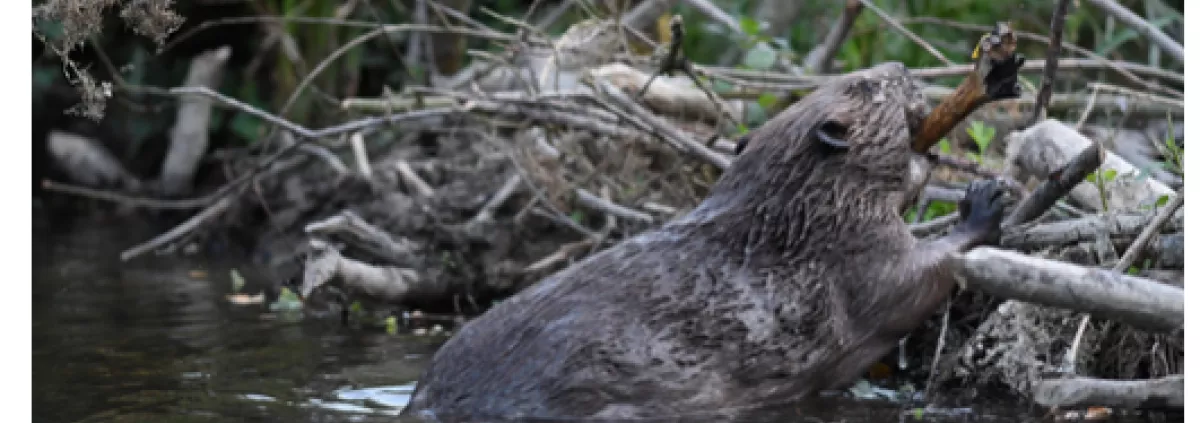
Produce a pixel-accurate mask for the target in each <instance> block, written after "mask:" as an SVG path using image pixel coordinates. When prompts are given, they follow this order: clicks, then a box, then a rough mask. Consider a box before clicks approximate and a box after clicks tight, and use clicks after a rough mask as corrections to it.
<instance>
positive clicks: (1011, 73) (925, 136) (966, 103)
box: [863, 0, 1025, 153]
mask: <svg viewBox="0 0 1200 423" xmlns="http://www.w3.org/2000/svg"><path fill="white" fill-rule="evenodd" d="M863 3H864V4H867V5H870V3H869V2H867V1H866V0H863ZM871 7H874V6H871ZM1016 48H1017V39H1016V36H1015V35H1013V33H1012V29H1011V28H1009V26H1008V24H1007V23H1005V22H997V23H996V27H995V28H994V29H993V30H992V32H991V33H988V34H985V35H984V36H983V38H981V39H980V40H979V43H978V44H976V47H975V54H974V56H973V57H972V58H973V59H975V67H974V68H973V70H972V71H971V73H969V74H967V77H966V78H965V79H964V80H963V81H962V83H961V84H959V86H958V88H956V89H955V90H954V93H953V94H951V95H950V96H949V97H947V98H946V99H945V100H943V101H942V102H941V103H940V104H938V105H937V107H935V108H934V109H933V111H932V112H930V113H929V116H928V117H926V118H925V120H924V121H923V122H922V124H921V128H920V130H918V131H917V136H916V137H913V141H912V142H913V150H915V151H917V152H919V153H924V152H926V151H929V148H930V147H932V146H933V145H934V144H936V143H937V142H938V140H940V139H941V138H942V137H944V136H945V135H946V134H947V133H949V132H950V131H951V130H952V129H954V127H955V126H956V125H958V123H959V122H961V121H962V120H963V119H965V118H966V117H967V116H968V115H970V114H971V112H974V111H975V109H977V108H979V107H980V106H982V105H984V104H987V103H989V102H993V101H997V100H1005V99H1011V98H1016V97H1020V95H1021V90H1020V85H1018V84H1017V73H1018V72H1019V71H1020V69H1021V66H1022V65H1023V64H1024V63H1025V58H1024V57H1022V56H1021V55H1020V54H1016ZM947 64H949V63H947Z"/></svg>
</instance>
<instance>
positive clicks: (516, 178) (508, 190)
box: [471, 174, 521, 224]
mask: <svg viewBox="0 0 1200 423" xmlns="http://www.w3.org/2000/svg"><path fill="white" fill-rule="evenodd" d="M520 187H521V175H520V174H516V175H513V176H509V177H508V180H507V181H504V185H502V186H501V187H500V189H499V190H497V191H496V194H495V195H493V196H492V198H491V199H490V200H488V202H487V204H484V205H483V207H481V208H480V209H479V213H476V214H475V217H472V218H471V222H476V224H478V223H480V222H486V221H489V220H491V219H492V217H493V216H494V215H495V214H496V209H498V208H500V206H501V205H503V204H504V202H506V201H508V199H509V198H510V197H512V196H513V194H514V193H516V192H517V188H520Z"/></svg>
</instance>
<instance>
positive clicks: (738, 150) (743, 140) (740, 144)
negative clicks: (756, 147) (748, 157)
mask: <svg viewBox="0 0 1200 423" xmlns="http://www.w3.org/2000/svg"><path fill="white" fill-rule="evenodd" d="M749 143H750V134H749V133H747V134H746V135H742V136H740V137H738V140H737V146H736V147H734V148H733V155H735V156H739V155H741V154H742V150H745V149H746V144H749Z"/></svg>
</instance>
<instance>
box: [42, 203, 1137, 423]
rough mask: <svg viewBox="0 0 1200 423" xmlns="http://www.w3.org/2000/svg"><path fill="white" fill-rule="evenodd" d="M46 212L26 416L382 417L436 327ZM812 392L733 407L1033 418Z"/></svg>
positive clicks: (875, 415)
mask: <svg viewBox="0 0 1200 423" xmlns="http://www.w3.org/2000/svg"><path fill="white" fill-rule="evenodd" d="M55 225H57V226H58V227H57V228H55V229H54V230H53V231H50V230H49V228H48V227H47V224H46V222H45V221H41V222H36V223H35V232H34V233H35V240H36V241H35V243H34V280H33V376H34V381H33V398H34V399H33V414H34V421H38V422H164V423H168V422H255V421H257V422H385V421H387V422H393V421H397V418H396V417H395V415H396V413H398V412H399V410H401V409H402V408H403V406H404V404H405V403H406V402H407V401H408V394H409V393H410V392H411V387H412V383H413V382H414V381H415V380H416V379H417V377H418V376H419V373H420V371H421V369H422V368H423V366H424V365H425V363H426V361H427V360H428V359H429V357H430V355H431V354H432V353H433V352H434V351H435V350H436V348H437V346H438V344H439V343H440V342H441V341H442V340H444V338H441V337H436V336H415V335H404V334H401V335H388V334H386V333H384V332H383V331H379V330H370V329H351V328H343V327H341V326H340V325H339V324H338V322H336V319H334V320H332V321H322V320H317V319H300V320H289V319H281V318H279V317H278V316H275V315H273V314H271V313H270V312H268V311H267V308H266V307H264V306H261V305H249V306H238V305H232V304H230V303H229V302H228V301H227V300H226V298H225V296H226V294H229V293H230V291H231V290H232V288H231V284H230V277H229V276H228V274H229V269H230V268H234V267H237V268H240V269H247V268H248V267H251V266H252V265H251V264H249V263H246V262H238V261H233V260H225V259H220V258H209V259H203V258H174V257H172V258H165V257H156V258H152V259H148V260H139V261H138V262H136V263H133V264H122V263H119V262H118V260H117V258H116V257H117V254H118V252H119V251H120V250H121V249H123V248H126V247H128V246H129V245H132V244H133V243H136V242H140V241H142V240H145V239H148V238H150V237H152V236H153V235H155V231H154V230H153V229H151V228H145V227H143V226H144V225H143V224H141V223H140V222H120V221H103V222H96V221H87V222H77V223H73V224H69V227H66V226H64V224H63V223H62V222H55ZM251 270H252V269H251ZM246 273H250V272H246ZM251 284H253V281H252V282H251ZM823 401H824V402H823V407H821V408H822V410H820V411H819V412H817V413H816V414H815V415H806V416H799V415H798V414H797V413H796V412H795V409H794V407H781V408H777V409H773V410H764V411H762V412H758V413H755V415H753V416H746V418H745V419H739V420H740V421H747V422H750V421H754V422H768V423H776V422H777V423H784V422H788V423H792V422H848V423H855V422H876V421H888V422H905V421H942V422H968V421H996V422H1013V421H1028V422H1041V421H1044V420H1042V417H1043V416H1042V414H1040V413H1031V412H1029V411H1028V410H1027V409H1026V408H1025V407H1020V406H1008V405H995V406H989V407H983V406H977V407H973V408H972V409H945V410H923V411H924V412H923V413H918V414H923V415H920V416H919V417H918V415H916V414H914V413H913V412H912V410H911V409H910V408H907V407H902V406H897V405H892V404H889V403H884V402H878V401H874V402H864V401H848V400H842V399H839V400H823ZM1109 421H1118V420H1116V419H1112V420H1109ZM1124 421H1129V420H1124Z"/></svg>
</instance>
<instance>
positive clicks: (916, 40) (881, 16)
mask: <svg viewBox="0 0 1200 423" xmlns="http://www.w3.org/2000/svg"><path fill="white" fill-rule="evenodd" d="M858 2H859V3H862V4H863V5H864V6H867V8H868V9H871V11H872V12H874V13H875V14H876V15H879V19H882V20H883V21H884V22H885V23H887V24H888V26H891V27H892V28H895V29H896V30H897V31H900V33H901V34H904V36H905V37H908V39H910V40H912V42H914V43H917V45H919V46H921V48H924V49H925V51H928V52H929V54H932V55H933V57H936V58H937V59H938V60H941V61H942V63H945V64H946V65H947V66H949V65H953V64H954V62H952V61H950V59H947V58H946V56H945V55H943V54H942V52H940V51H938V50H937V49H936V48H934V47H933V46H932V45H929V43H928V42H926V41H925V40H923V39H921V37H918V36H917V34H913V33H912V31H909V30H908V28H905V27H904V24H901V23H900V22H897V21H896V19H895V18H892V17H891V16H888V14H887V13H884V12H883V10H882V9H880V8H879V6H876V5H875V3H872V2H871V1H870V0H858Z"/></svg>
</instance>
